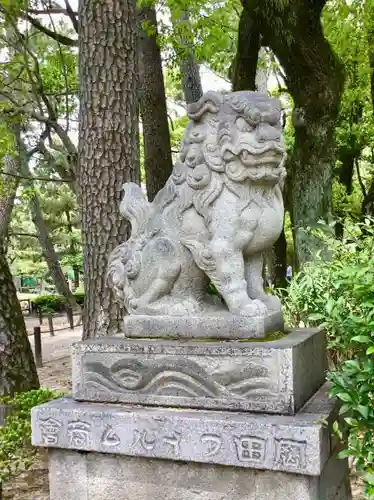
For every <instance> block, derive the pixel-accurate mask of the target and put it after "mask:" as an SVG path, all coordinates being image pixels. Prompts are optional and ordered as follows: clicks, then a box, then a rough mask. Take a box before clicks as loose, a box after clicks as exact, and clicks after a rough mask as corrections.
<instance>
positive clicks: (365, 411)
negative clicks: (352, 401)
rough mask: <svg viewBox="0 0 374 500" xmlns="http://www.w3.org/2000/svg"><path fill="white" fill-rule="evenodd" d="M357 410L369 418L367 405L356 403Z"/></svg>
mask: <svg viewBox="0 0 374 500" xmlns="http://www.w3.org/2000/svg"><path fill="white" fill-rule="evenodd" d="M357 411H358V412H359V413H361V415H362V416H363V417H364V418H365V419H366V420H367V419H368V418H369V411H370V410H369V407H368V406H363V405H357Z"/></svg>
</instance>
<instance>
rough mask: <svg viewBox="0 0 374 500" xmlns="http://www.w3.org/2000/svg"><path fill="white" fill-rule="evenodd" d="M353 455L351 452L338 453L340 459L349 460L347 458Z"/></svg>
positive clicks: (342, 451)
mask: <svg viewBox="0 0 374 500" xmlns="http://www.w3.org/2000/svg"><path fill="white" fill-rule="evenodd" d="M351 455H352V452H351V451H350V450H341V451H339V453H338V457H339V458H347V457H350V456H351Z"/></svg>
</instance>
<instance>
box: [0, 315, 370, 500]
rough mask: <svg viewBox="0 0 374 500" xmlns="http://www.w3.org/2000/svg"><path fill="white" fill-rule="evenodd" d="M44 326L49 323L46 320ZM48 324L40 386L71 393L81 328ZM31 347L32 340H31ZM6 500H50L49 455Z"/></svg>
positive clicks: (59, 321)
mask: <svg viewBox="0 0 374 500" xmlns="http://www.w3.org/2000/svg"><path fill="white" fill-rule="evenodd" d="M26 323H27V327H28V330H29V332H30V333H31V332H32V331H33V327H34V326H36V325H39V322H38V320H35V319H33V318H27V320H26ZM44 323H47V322H46V321H45V322H44ZM54 325H55V328H56V330H57V328H63V327H64V326H65V327H66V326H67V324H66V318H63V317H61V318H54ZM47 330H48V324H44V325H42V332H43V331H44V333H42V353H43V367H42V368H40V369H39V370H38V372H39V378H40V383H41V385H43V386H46V387H51V388H53V389H56V390H63V391H65V392H69V391H70V389H71V361H70V349H71V344H72V343H73V342H77V341H79V340H80V339H81V336H82V328H81V327H77V328H75V329H74V330H73V331H71V330H70V329H68V328H66V329H64V330H61V331H58V332H57V331H56V334H55V337H50V336H49V333H46V331H47ZM31 344H33V342H32V338H31ZM3 491H4V494H3V499H4V500H49V491H48V464H47V455H46V453H45V452H44V451H43V450H41V451H40V453H39V455H38V458H37V460H36V462H35V464H34V465H33V467H32V468H31V469H30V470H29V471H27V472H25V473H24V474H21V475H20V476H18V477H17V478H15V479H13V481H11V482H10V483H7V484H5V485H4V486H3ZM352 491H353V499H354V500H363V499H364V496H363V494H362V486H361V484H360V482H359V481H358V480H357V478H355V477H352Z"/></svg>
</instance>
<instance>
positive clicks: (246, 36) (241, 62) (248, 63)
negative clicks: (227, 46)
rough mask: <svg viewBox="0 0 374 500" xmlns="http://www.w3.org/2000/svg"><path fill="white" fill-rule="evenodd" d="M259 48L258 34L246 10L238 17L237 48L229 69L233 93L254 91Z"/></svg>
mask: <svg viewBox="0 0 374 500" xmlns="http://www.w3.org/2000/svg"><path fill="white" fill-rule="evenodd" d="M260 48H261V43H260V32H259V31H258V29H257V26H256V23H255V22H254V21H253V19H252V17H251V16H250V14H249V12H248V10H247V9H243V10H242V12H241V15H240V20H239V28H238V47H237V51H236V56H235V58H234V60H233V63H232V65H231V68H230V80H231V82H232V89H233V91H234V92H235V91H238V90H256V74H257V65H258V55H259V51H260Z"/></svg>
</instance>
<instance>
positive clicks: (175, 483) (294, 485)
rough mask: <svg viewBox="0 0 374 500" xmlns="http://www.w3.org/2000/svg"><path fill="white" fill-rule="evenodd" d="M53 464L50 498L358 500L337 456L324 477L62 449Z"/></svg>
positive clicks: (52, 454)
mask: <svg viewBox="0 0 374 500" xmlns="http://www.w3.org/2000/svg"><path fill="white" fill-rule="evenodd" d="M49 463H50V471H51V474H50V500H113V499H116V500H351V499H352V496H351V492H350V487H349V481H348V468H347V463H346V461H343V460H341V461H339V462H338V461H337V460H336V459H335V458H331V459H330V460H329V463H328V464H327V466H326V467H325V469H324V471H323V473H322V477H321V478H319V477H312V476H304V475H297V474H287V473H284V472H274V471H263V470H254V469H243V468H239V467H224V466H221V465H211V464H200V463H186V462H172V461H170V460H150V459H146V458H139V457H124V456H119V455H110V454H109V455H102V454H98V453H77V452H75V451H71V450H58V449H51V450H50V451H49ZM331 465H332V466H333V471H332V470H331ZM337 469H339V470H337Z"/></svg>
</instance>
